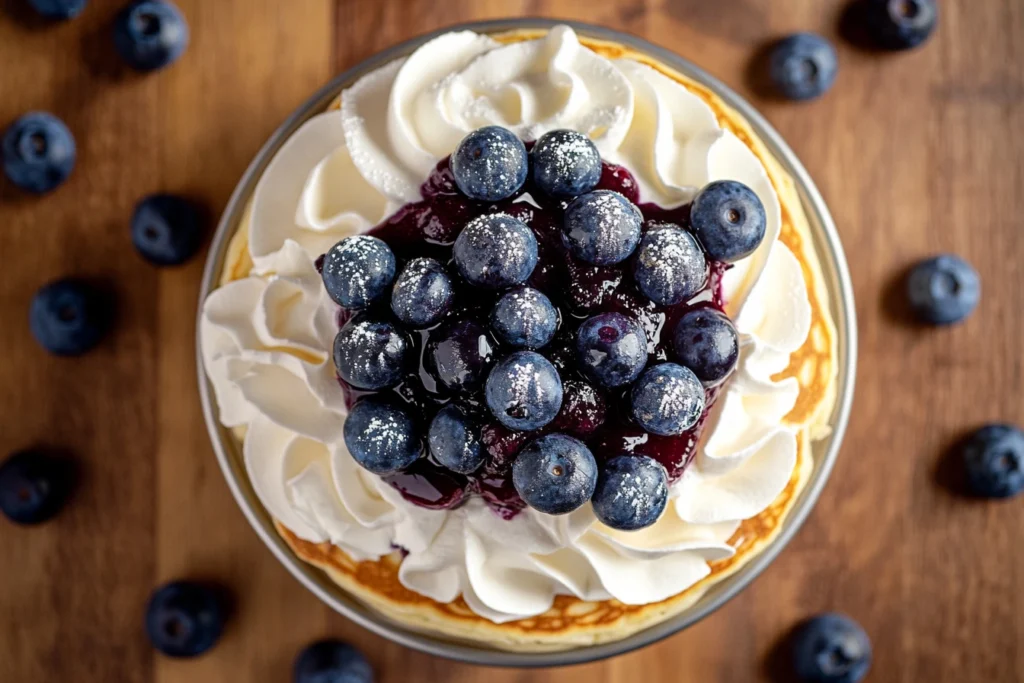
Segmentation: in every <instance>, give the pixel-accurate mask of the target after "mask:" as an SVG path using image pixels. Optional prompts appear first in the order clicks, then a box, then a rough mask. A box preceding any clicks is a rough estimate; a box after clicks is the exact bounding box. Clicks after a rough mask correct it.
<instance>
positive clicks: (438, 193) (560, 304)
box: [338, 144, 726, 519]
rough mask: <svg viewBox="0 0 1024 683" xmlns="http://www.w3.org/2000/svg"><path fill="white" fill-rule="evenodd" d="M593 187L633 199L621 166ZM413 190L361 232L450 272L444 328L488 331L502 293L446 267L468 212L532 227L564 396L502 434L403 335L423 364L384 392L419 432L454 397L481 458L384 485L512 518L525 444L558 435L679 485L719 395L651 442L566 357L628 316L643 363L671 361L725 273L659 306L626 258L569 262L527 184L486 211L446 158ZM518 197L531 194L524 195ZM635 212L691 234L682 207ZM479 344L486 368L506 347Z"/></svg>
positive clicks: (415, 499) (422, 338)
mask: <svg viewBox="0 0 1024 683" xmlns="http://www.w3.org/2000/svg"><path fill="white" fill-rule="evenodd" d="M528 146H529V144H528ZM598 188H600V189H608V190H615V191H617V192H621V193H622V194H623V195H625V196H626V197H627V198H628V199H629V200H630V201H632V202H633V203H637V202H638V200H639V189H638V186H637V184H636V180H635V179H634V178H633V176H632V175H631V174H630V173H629V171H627V170H626V169H625V168H623V167H621V166H616V165H614V164H608V163H604V164H603V169H602V175H601V181H600V183H599V184H598ZM421 193H422V195H423V200H422V201H419V202H416V203H413V204H407V205H406V206H404V207H403V208H402V209H400V210H399V211H398V212H396V213H395V214H394V215H393V216H391V217H390V218H389V219H387V220H386V221H385V222H384V223H381V224H380V225H378V226H376V227H375V228H373V230H371V231H370V233H369V234H371V235H374V236H376V237H379V238H380V239H382V240H384V241H385V242H387V244H388V245H389V246H390V247H391V249H392V250H393V251H394V253H395V256H396V257H397V258H398V260H399V270H400V269H401V264H402V263H404V262H405V261H408V260H410V259H412V258H416V257H420V256H430V257H432V258H435V259H437V260H438V261H439V262H441V263H442V264H448V271H449V274H450V276H451V277H452V282H453V287H454V289H455V304H454V306H453V307H452V310H451V311H450V312H449V313H448V314H447V315H446V318H445V319H444V320H442V321H441V322H440V323H439V324H438V327H441V326H443V325H445V324H446V322H454V321H456V320H458V321H466V320H470V321H475V322H477V323H478V324H479V325H480V326H482V327H483V328H487V325H488V316H489V314H490V311H491V309H492V307H493V306H494V303H495V302H496V301H497V298H498V296H499V292H490V291H488V290H485V289H481V288H479V287H473V286H471V285H469V284H467V283H466V282H465V281H463V280H461V278H460V277H459V274H458V271H457V270H456V269H455V268H454V265H453V264H452V244H453V243H454V242H455V238H456V237H457V236H458V234H459V231H460V230H461V229H462V227H463V226H464V225H465V224H466V223H467V222H468V221H469V220H470V219H472V218H474V217H476V216H479V215H483V214H489V213H498V212H503V213H507V214H510V215H512V216H515V217H516V218H518V219H520V220H521V221H523V222H524V223H526V224H527V225H528V226H530V227H531V228H532V229H533V231H534V233H535V234H536V236H537V241H538V245H539V260H538V263H537V267H536V269H535V270H534V272H533V275H532V276H531V277H530V280H529V282H528V284H529V285H530V286H532V287H535V288H537V289H539V290H540V291H542V292H544V293H545V294H547V295H548V297H549V298H550V299H551V300H552V302H553V303H554V304H555V305H556V306H557V308H558V310H559V329H558V333H557V334H556V335H555V338H554V340H553V341H552V342H551V343H550V344H548V345H547V346H545V347H544V348H542V349H539V352H540V353H541V354H543V355H544V356H546V357H547V358H548V359H549V360H550V361H551V362H552V363H553V364H554V365H555V367H557V368H558V371H559V373H560V375H561V377H562V383H563V386H564V399H563V402H562V409H561V412H560V413H559V414H558V417H556V418H555V420H554V421H553V422H552V423H551V424H549V425H547V426H546V427H544V428H543V429H541V430H538V431H535V432H515V431H511V430H509V429H506V428H505V427H503V426H502V425H500V424H499V423H498V422H497V421H496V420H494V419H493V418H492V417H491V415H490V414H489V412H488V410H487V408H486V405H485V404H484V401H483V396H482V394H483V392H482V390H477V391H475V392H473V393H470V394H468V395H459V396H450V395H446V394H445V393H443V387H441V388H439V387H438V384H437V383H436V382H435V381H434V379H433V377H432V376H431V373H430V371H429V369H428V368H427V367H424V364H423V357H424V353H423V352H424V347H425V344H426V341H427V339H428V335H429V334H430V332H431V331H430V330H427V331H422V332H413V333H411V337H412V339H413V343H414V346H415V347H416V350H417V357H418V358H419V359H420V362H419V367H417V368H410V370H409V374H408V375H407V377H406V379H405V381H403V382H402V383H401V384H399V385H398V386H397V387H395V388H393V389H390V390H387V392H385V393H388V394H391V395H393V396H396V397H397V398H398V400H401V401H404V402H406V403H409V404H412V410H411V411H410V412H411V413H412V414H413V415H414V416H417V417H418V418H419V419H420V420H421V423H420V428H421V434H426V431H427V428H428V426H429V424H430V420H431V419H432V418H433V416H434V414H435V413H436V412H437V410H438V409H439V407H440V406H442V405H444V404H445V403H447V402H448V401H451V400H455V401H457V402H458V403H459V404H460V405H461V406H462V407H463V408H464V409H465V410H467V412H469V413H471V414H473V415H475V416H476V418H477V419H478V420H479V422H480V424H482V425H483V428H482V433H481V441H482V443H483V444H484V446H485V448H486V449H487V453H488V460H487V462H486V463H485V465H484V466H483V467H482V468H481V469H480V470H478V471H477V472H474V473H473V474H471V475H469V476H466V475H461V474H457V473H454V472H451V471H449V470H447V469H445V468H443V467H442V466H441V465H439V464H438V463H436V462H434V460H433V459H432V458H431V457H430V455H429V453H427V454H426V457H423V458H421V459H420V460H418V461H417V462H416V463H415V464H413V465H412V466H411V467H409V468H408V469H406V470H405V471H403V472H401V473H398V474H395V475H391V476H387V477H384V478H385V480H386V481H387V482H388V483H390V484H391V485H392V486H393V487H395V489H397V490H398V491H400V492H401V493H402V495H403V496H404V497H405V498H406V499H407V500H409V501H411V502H412V503H415V504H417V505H420V506H422V507H425V508H431V509H443V508H451V507H455V506H456V505H458V504H459V503H461V502H462V501H463V500H465V499H466V497H467V496H470V495H474V494H475V495H480V496H482V497H483V499H484V500H485V501H486V502H487V504H488V505H489V506H490V507H491V508H492V509H493V510H494V511H495V512H497V513H498V514H500V515H501V516H502V517H504V518H506V519H511V518H512V517H513V516H515V514H516V513H517V512H518V511H519V510H521V509H523V508H524V507H525V503H523V501H522V500H521V499H520V498H519V495H518V494H517V493H516V490H515V488H514V487H513V485H512V462H513V461H514V460H515V457H516V455H517V454H518V452H519V449H520V448H522V447H523V446H524V445H525V444H526V443H527V442H528V441H530V440H531V439H534V438H536V437H537V436H540V435H541V434H544V433H549V432H556V431H557V432H562V433H565V434H569V435H572V436H575V437H577V438H579V439H581V440H583V441H584V442H585V443H586V444H587V445H588V446H589V447H590V449H591V451H592V452H593V453H594V456H595V457H596V458H597V459H598V461H599V462H600V461H602V460H605V459H608V458H611V457H614V456H615V455H618V454H620V453H623V452H629V453H638V454H644V455H648V456H651V457H653V458H655V459H656V460H658V461H659V462H661V463H662V464H663V465H664V466H665V468H666V469H667V470H668V474H669V479H670V480H671V481H673V482H674V481H676V480H678V479H679V477H680V476H681V475H682V473H683V470H684V469H685V468H686V466H687V465H688V464H689V463H690V461H691V460H692V459H693V456H694V453H695V451H696V445H697V442H698V440H699V439H700V433H701V430H702V428H703V425H704V422H705V420H706V418H707V414H708V410H709V409H710V408H711V406H712V405H713V403H714V401H715V398H716V397H717V394H718V390H717V389H710V390H707V392H706V407H705V411H704V414H703V415H701V417H700V420H699V421H698V422H697V424H696V425H695V426H694V427H693V428H692V429H690V430H689V431H687V432H685V433H683V434H681V435H679V436H675V437H663V436H656V435H654V434H648V433H647V432H645V431H644V430H643V429H641V428H640V427H639V426H638V425H636V424H635V423H634V422H633V421H632V418H631V417H630V415H629V388H628V387H625V388H620V389H616V390H611V391H609V390H604V389H602V388H600V387H599V386H598V385H597V384H595V383H594V382H591V381H590V380H589V379H588V378H587V377H586V376H585V375H583V374H582V373H581V371H580V370H579V369H578V365H577V363H576V360H575V350H574V340H575V333H576V328H577V327H578V326H579V324H580V323H582V322H583V320H585V319H586V318H588V317H590V316H592V315H595V314H597V313H602V312H606V311H618V312H621V313H625V314H628V315H631V316H633V317H635V318H636V319H637V320H639V321H640V323H641V324H642V326H643V327H644V329H645V330H646V332H647V339H648V352H649V357H648V367H649V366H651V365H653V364H655V363H658V362H661V361H665V360H673V358H672V351H671V347H670V344H671V330H672V329H673V327H674V325H675V321H676V320H677V319H678V318H679V317H680V316H681V315H682V314H683V313H685V312H686V311H688V310H690V309H691V308H694V307H700V306H704V307H706V306H710V307H714V308H716V309H718V310H722V308H723V305H724V302H723V301H722V289H721V277H722V274H723V273H724V272H725V268H726V265H725V264H723V263H718V262H714V261H711V262H710V266H709V272H708V279H707V282H706V283H705V286H704V289H703V290H702V291H701V292H700V293H699V294H698V295H697V296H696V297H694V299H692V300H691V301H690V302H689V303H687V304H680V305H677V306H670V307H664V306H657V305H655V304H654V303H652V302H651V301H649V300H648V299H647V298H646V297H644V296H643V295H642V294H641V293H640V292H639V290H638V289H637V288H636V286H635V284H634V282H633V276H632V259H627V260H626V261H625V262H623V263H620V264H617V265H614V266H592V265H590V264H587V263H583V262H580V261H577V260H574V259H573V257H571V256H570V255H569V253H568V252H567V251H566V249H565V248H564V247H563V246H562V242H561V236H560V234H559V226H560V225H561V223H562V214H563V211H564V208H565V206H566V204H567V202H566V201H564V200H553V199H550V198H547V197H545V196H544V195H543V194H542V193H541V192H539V191H537V190H536V189H534V188H532V187H531V186H530V183H529V181H528V182H527V185H526V186H525V187H524V188H523V190H521V191H520V193H519V194H518V195H516V196H515V197H513V198H511V199H508V200H505V201H502V202H498V203H494V204H488V203H482V202H475V201H472V200H469V199H467V198H466V197H465V196H463V195H462V194H461V193H459V191H458V188H457V187H456V185H455V181H454V179H453V177H452V174H451V171H450V169H449V165H448V159H444V160H442V161H441V162H440V163H438V165H437V167H436V168H435V169H434V170H433V171H432V172H431V174H430V177H429V178H428V179H427V181H426V182H425V183H424V184H423V186H422V187H421ZM527 193H529V198H527V197H523V195H524V194H527ZM638 206H639V207H640V210H641V211H642V212H643V215H644V219H645V220H654V221H662V222H671V223H676V224H678V225H681V226H683V227H689V213H690V208H689V206H688V205H687V206H682V207H678V208H675V209H662V208H660V207H658V206H656V205H654V204H638ZM378 309H379V310H376V311H375V313H376V314H377V315H384V316H391V312H390V309H389V307H388V305H387V303H386V302H385V303H382V304H380V305H379V307H378ZM348 317H349V314H348V313H347V312H345V311H342V312H341V314H340V315H339V320H338V322H339V324H344V323H345V321H346V319H347V318H348ZM433 329H436V328H433ZM480 347H481V351H482V353H483V354H484V355H487V356H488V357H487V358H486V359H485V358H483V357H482V358H481V359H480V362H481V363H485V364H487V363H490V364H493V363H494V362H496V361H497V360H499V359H500V358H502V357H503V356H504V355H506V354H507V353H509V352H510V351H511V349H506V348H503V347H502V345H501V344H500V343H499V342H498V341H497V340H496V339H495V338H494V337H493V336H490V335H488V336H487V337H486V338H485V339H483V340H482V341H481V344H480ZM488 354H489V355H488ZM488 367H489V365H488ZM339 382H341V384H342V386H343V388H344V389H345V393H346V399H347V402H348V403H349V405H350V406H351V404H352V403H354V402H355V400H356V399H357V398H359V397H361V396H364V395H366V394H367V393H369V392H363V391H360V390H358V389H355V388H353V387H351V386H348V385H347V384H345V383H344V382H343V381H341V380H340V379H339Z"/></svg>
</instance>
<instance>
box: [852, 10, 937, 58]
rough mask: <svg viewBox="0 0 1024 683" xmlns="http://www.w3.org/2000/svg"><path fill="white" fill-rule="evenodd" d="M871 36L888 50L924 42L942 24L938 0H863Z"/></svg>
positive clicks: (864, 15) (903, 48)
mask: <svg viewBox="0 0 1024 683" xmlns="http://www.w3.org/2000/svg"><path fill="white" fill-rule="evenodd" d="M861 10H862V14H863V17H864V20H865V28H866V29H867V31H868V33H869V35H870V36H871V39H872V40H873V41H874V43H875V44H876V45H877V46H878V47H881V48H885V49H887V50H908V49H910V48H913V47H917V46H918V45H920V44H922V43H924V42H925V41H926V40H928V38H929V37H931V35H932V33H933V32H934V31H935V26H936V25H937V24H938V23H939V3H938V2H937V0H861Z"/></svg>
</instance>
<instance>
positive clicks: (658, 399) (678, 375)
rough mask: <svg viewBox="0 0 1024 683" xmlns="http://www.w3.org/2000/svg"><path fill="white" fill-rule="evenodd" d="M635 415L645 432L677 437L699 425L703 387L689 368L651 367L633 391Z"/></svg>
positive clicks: (632, 400)
mask: <svg viewBox="0 0 1024 683" xmlns="http://www.w3.org/2000/svg"><path fill="white" fill-rule="evenodd" d="M630 402H631V405H632V411H633V418H634V419H635V420H636V421H637V422H638V423H639V424H640V426H641V427H643V428H644V429H645V430H646V431H648V432H651V433H652V434H659V435H661V436H675V435H677V434H682V433H683V432H685V431H686V430H687V429H689V428H690V427H692V426H693V425H695V424H697V420H698V419H699V418H700V414H701V413H702V412H704V387H703V386H702V385H701V383H700V380H699V379H697V376H696V375H695V374H693V371H692V370H690V369H689V368H684V367H683V366H682V365H676V364H675V363H661V364H660V365H655V366H654V367H651V368H648V369H647V370H646V371H645V372H644V374H642V375H640V378H639V379H638V380H637V381H636V383H635V384H634V385H633V389H632V390H631V391H630Z"/></svg>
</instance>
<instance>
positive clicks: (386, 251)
mask: <svg viewBox="0 0 1024 683" xmlns="http://www.w3.org/2000/svg"><path fill="white" fill-rule="evenodd" d="M321 276H322V277H323V280H324V287H325V288H326V289H327V293H328V294H329V295H330V297H331V298H332V299H334V302H335V303H336V304H338V305H339V306H341V307H343V308H347V309H349V310H358V309H361V308H366V307H367V306H369V305H370V304H372V303H373V302H374V301H376V300H377V299H379V298H381V297H382V296H384V295H385V294H386V293H387V291H388V287H390V286H391V281H392V280H394V279H395V255H394V254H393V253H392V252H391V248H390V247H389V246H388V245H387V244H385V243H384V242H383V241H382V240H379V239H377V238H376V237H370V236H369V235H354V236H352V237H346V238H345V239H343V240H341V241H340V242H338V243H337V244H335V245H334V246H333V247H331V248H330V250H329V251H328V252H327V254H326V255H325V256H324V263H323V271H322V272H321Z"/></svg>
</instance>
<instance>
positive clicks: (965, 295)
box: [907, 254, 981, 325]
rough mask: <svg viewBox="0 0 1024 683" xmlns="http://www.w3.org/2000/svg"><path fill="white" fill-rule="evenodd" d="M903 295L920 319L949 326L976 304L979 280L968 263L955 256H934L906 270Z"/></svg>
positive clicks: (958, 320) (979, 290)
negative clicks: (908, 270)
mask: <svg viewBox="0 0 1024 683" xmlns="http://www.w3.org/2000/svg"><path fill="white" fill-rule="evenodd" d="M907 296H908V297H909V299H910V307H911V309H912V310H913V311H914V314H915V315H916V316H917V317H918V318H919V319H920V320H921V321H922V322H926V323H931V324H933V325H949V324H952V323H957V322H960V321H961V320H963V319H964V318H966V317H967V316H969V315H970V314H971V312H972V311H973V310H974V309H975V307H976V306H977V305H978V301H979V300H980V299H981V281H980V280H979V278H978V273H977V272H976V271H975V270H974V268H972V267H971V264H969V263H967V262H966V261H964V260H963V259H962V258H960V257H959V256H953V255H951V254H946V255H943V256H936V257H935V258H931V259H928V260H926V261H921V262H920V263H918V264H917V265H916V266H914V268H913V269H912V270H911V271H910V276H909V277H908V278H907Z"/></svg>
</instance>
